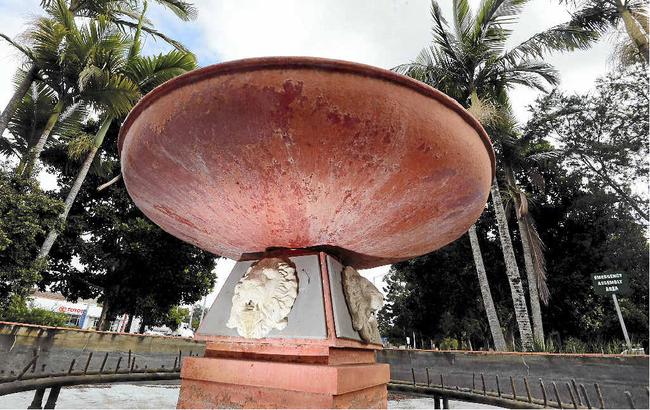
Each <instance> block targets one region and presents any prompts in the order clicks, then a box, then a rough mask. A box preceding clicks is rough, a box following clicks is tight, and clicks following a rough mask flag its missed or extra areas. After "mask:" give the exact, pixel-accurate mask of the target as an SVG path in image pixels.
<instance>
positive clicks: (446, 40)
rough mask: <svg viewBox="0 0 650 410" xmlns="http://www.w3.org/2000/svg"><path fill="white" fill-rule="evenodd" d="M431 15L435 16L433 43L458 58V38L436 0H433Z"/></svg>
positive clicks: (453, 57) (451, 56)
mask: <svg viewBox="0 0 650 410" xmlns="http://www.w3.org/2000/svg"><path fill="white" fill-rule="evenodd" d="M431 17H432V18H433V29H432V31H433V43H434V44H435V45H436V46H437V48H438V49H440V50H441V51H442V52H443V53H445V54H447V56H449V57H450V58H452V59H454V60H457V59H458V52H457V49H458V40H457V39H456V38H454V35H453V34H452V33H451V32H450V31H449V26H448V24H447V20H445V18H444V17H443V16H442V11H441V10H440V6H439V5H438V3H437V1H436V0H432V1H431Z"/></svg>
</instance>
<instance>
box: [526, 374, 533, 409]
mask: <svg viewBox="0 0 650 410" xmlns="http://www.w3.org/2000/svg"><path fill="white" fill-rule="evenodd" d="M524 386H525V387H526V395H527V396H528V403H532V402H533V396H532V395H531V394H530V386H529V385H528V378H526V377H524Z"/></svg>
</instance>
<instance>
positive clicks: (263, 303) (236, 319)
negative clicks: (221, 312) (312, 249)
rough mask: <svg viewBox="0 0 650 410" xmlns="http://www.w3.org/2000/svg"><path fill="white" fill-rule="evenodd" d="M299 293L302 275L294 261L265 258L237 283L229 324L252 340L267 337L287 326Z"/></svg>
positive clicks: (241, 334)
mask: <svg viewBox="0 0 650 410" xmlns="http://www.w3.org/2000/svg"><path fill="white" fill-rule="evenodd" d="M297 296H298V275H296V268H295V266H294V265H293V264H292V263H291V262H290V261H285V260H282V259H280V258H265V259H262V260H260V261H258V262H257V263H255V264H254V265H253V266H251V267H250V268H248V271H246V274H245V275H244V276H243V277H242V278H241V279H240V280H239V282H238V283H237V286H235V293H234V295H233V297H232V309H231V311H230V318H229V319H228V323H226V326H228V327H229V328H231V329H233V328H236V329H237V333H238V334H239V335H240V336H243V337H245V338H249V339H259V338H263V337H266V336H267V335H268V334H269V332H270V331H271V330H272V329H278V330H282V329H284V328H285V327H286V326H287V316H288V315H289V312H290V311H291V308H292V307H293V303H294V302H295V300H296V297H297Z"/></svg>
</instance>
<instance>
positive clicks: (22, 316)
mask: <svg viewBox="0 0 650 410" xmlns="http://www.w3.org/2000/svg"><path fill="white" fill-rule="evenodd" d="M0 320H3V321H5V322H19V323H29V324H33V325H43V326H65V324H66V323H67V322H68V318H67V316H66V315H64V314H63V313H59V312H51V311H49V310H47V309H41V308H38V307H33V306H28V305H27V301H26V299H25V298H22V297H19V296H16V295H14V296H12V297H11V298H10V300H9V304H8V305H7V307H6V308H4V309H2V310H0Z"/></svg>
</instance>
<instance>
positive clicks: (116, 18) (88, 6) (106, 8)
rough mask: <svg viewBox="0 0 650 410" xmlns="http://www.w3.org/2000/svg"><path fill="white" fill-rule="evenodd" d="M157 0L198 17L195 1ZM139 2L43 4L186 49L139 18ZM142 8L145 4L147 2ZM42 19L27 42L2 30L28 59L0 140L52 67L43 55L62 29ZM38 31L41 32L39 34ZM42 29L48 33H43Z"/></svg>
mask: <svg viewBox="0 0 650 410" xmlns="http://www.w3.org/2000/svg"><path fill="white" fill-rule="evenodd" d="M155 1H156V2H157V3H159V4H161V5H163V6H164V7H166V8H167V9H169V10H171V11H172V12H173V13H174V14H175V15H176V16H177V17H178V18H180V19H181V20H184V21H187V20H191V19H194V18H195V17H196V14H197V11H196V7H194V5H193V4H192V3H189V2H185V1H179V0H155ZM139 3H140V1H137V0H136V1H131V0H102V1H95V0H71V1H70V2H69V3H67V2H66V1H64V0H42V1H41V6H43V7H44V8H45V11H46V12H47V13H50V12H51V11H52V10H56V9H59V10H58V13H59V14H67V13H69V14H71V15H72V16H73V19H74V18H75V17H85V18H90V19H97V18H99V17H101V18H102V19H105V20H108V21H110V22H112V23H114V24H116V25H117V26H118V27H120V28H121V29H123V30H125V31H128V30H132V31H135V30H142V31H144V32H146V33H148V34H149V35H151V36H154V37H157V38H161V39H162V40H164V41H166V42H167V43H169V44H171V45H172V46H174V47H175V48H176V49H177V50H179V51H183V52H186V51H187V50H186V49H185V47H184V46H183V45H182V44H181V43H180V42H178V41H176V40H174V39H172V38H169V37H168V36H166V35H165V34H163V33H161V32H159V31H157V30H156V29H155V28H154V27H153V26H152V25H151V22H150V21H148V20H144V21H139V16H140V14H141V13H140V12H138V7H139ZM143 3H146V2H143ZM142 8H144V5H143V6H142ZM39 22H40V23H42V22H41V19H40V18H39V19H37V21H36V23H35V26H34V27H33V28H30V29H28V31H27V38H28V44H26V45H21V44H19V43H17V42H16V41H14V40H12V39H11V38H10V37H9V36H7V35H5V34H2V33H0V38H2V39H4V40H5V41H7V42H9V43H10V44H12V45H13V46H14V47H16V48H17V49H18V50H19V51H20V52H21V53H22V54H23V55H24V56H25V59H26V64H25V67H24V72H25V75H23V76H21V77H20V81H19V82H17V84H16V88H15V91H14V94H13V95H12V97H11V98H10V99H9V102H8V103H7V105H6V106H5V109H4V110H3V111H2V113H0V142H2V139H3V137H2V135H3V134H4V131H5V129H6V128H7V125H8V123H9V121H10V120H11V118H12V117H13V116H14V114H15V111H16V107H17V105H18V103H19V102H20V101H21V100H22V99H23V98H24V96H25V94H26V92H27V91H28V90H29V89H30V86H31V85H32V83H33V82H34V81H35V80H37V79H44V78H47V74H48V72H47V71H48V69H49V68H51V67H52V62H53V60H51V59H48V58H45V59H44V58H43V57H51V56H52V53H51V52H50V51H51V50H56V47H53V44H52V43H51V42H52V40H56V38H57V36H56V34H57V33H56V31H60V30H59V29H58V28H57V30H55V31H54V32H52V33H49V34H47V33H46V31H42V30H41V29H42V27H39V25H40V23H39ZM39 31H40V32H41V33H40V34H39ZM43 33H46V36H42V34H43ZM58 35H59V36H60V35H61V33H60V32H59V33H58ZM47 43H50V44H47ZM44 45H45V46H46V47H45V48H43V46H44ZM41 51H44V52H46V54H45V56H43V55H41V54H40V52H41ZM54 56H57V54H56V53H55V54H54ZM53 112H54V111H53ZM5 144H6V143H5ZM21 172H22V171H21Z"/></svg>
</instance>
